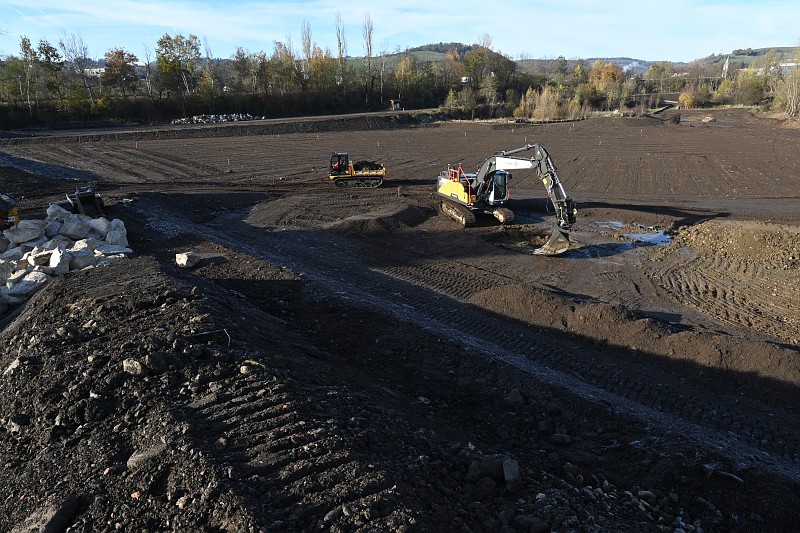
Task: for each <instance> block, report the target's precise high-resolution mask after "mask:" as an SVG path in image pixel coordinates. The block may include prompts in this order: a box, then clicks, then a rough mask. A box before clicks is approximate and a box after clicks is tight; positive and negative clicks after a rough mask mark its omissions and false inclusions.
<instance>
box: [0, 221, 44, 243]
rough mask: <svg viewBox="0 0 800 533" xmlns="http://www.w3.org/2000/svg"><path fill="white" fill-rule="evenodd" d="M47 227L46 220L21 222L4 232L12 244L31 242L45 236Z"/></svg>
mask: <svg viewBox="0 0 800 533" xmlns="http://www.w3.org/2000/svg"><path fill="white" fill-rule="evenodd" d="M46 225H47V222H45V221H44V220H20V221H19V224H17V225H16V226H13V227H11V228H9V229H7V230H5V231H3V235H5V237H6V239H8V240H9V241H10V242H11V244H20V243H23V242H29V241H32V240H34V239H38V238H39V237H42V236H44V228H45V226H46Z"/></svg>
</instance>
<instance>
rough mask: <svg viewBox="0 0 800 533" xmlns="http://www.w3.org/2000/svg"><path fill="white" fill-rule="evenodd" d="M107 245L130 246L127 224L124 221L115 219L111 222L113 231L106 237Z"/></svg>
mask: <svg viewBox="0 0 800 533" xmlns="http://www.w3.org/2000/svg"><path fill="white" fill-rule="evenodd" d="M106 243H108V244H118V245H120V246H128V231H127V230H126V229H125V223H124V222H123V221H122V220H120V219H118V218H115V219H114V220H112V221H111V229H110V230H109V231H108V234H107V235H106Z"/></svg>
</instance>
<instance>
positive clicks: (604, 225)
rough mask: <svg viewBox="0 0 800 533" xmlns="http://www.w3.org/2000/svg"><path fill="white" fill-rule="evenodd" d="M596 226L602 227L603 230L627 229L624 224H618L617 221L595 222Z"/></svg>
mask: <svg viewBox="0 0 800 533" xmlns="http://www.w3.org/2000/svg"><path fill="white" fill-rule="evenodd" d="M595 224H596V225H598V226H600V227H601V228H608V229H622V228H624V227H625V224H623V223H622V222H617V221H616V220H609V221H608V222H595Z"/></svg>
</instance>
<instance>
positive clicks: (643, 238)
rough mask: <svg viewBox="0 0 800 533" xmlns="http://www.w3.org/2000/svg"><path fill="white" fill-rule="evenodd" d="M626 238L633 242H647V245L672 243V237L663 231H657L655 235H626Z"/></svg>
mask: <svg viewBox="0 0 800 533" xmlns="http://www.w3.org/2000/svg"><path fill="white" fill-rule="evenodd" d="M624 237H625V238H626V239H630V240H632V241H638V242H646V243H647V244H669V243H671V242H672V237H670V236H669V235H667V234H666V233H664V232H663V231H656V232H654V233H625V234H624Z"/></svg>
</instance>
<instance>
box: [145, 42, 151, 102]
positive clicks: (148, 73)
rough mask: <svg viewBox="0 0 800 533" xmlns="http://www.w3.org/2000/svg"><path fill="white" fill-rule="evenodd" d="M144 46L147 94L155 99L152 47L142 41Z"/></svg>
mask: <svg viewBox="0 0 800 533" xmlns="http://www.w3.org/2000/svg"><path fill="white" fill-rule="evenodd" d="M142 46H143V47H144V84H145V88H146V89H147V96H149V97H150V99H151V100H152V99H153V68H152V65H151V59H150V57H151V56H150V47H149V46H147V45H146V44H144V43H142Z"/></svg>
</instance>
